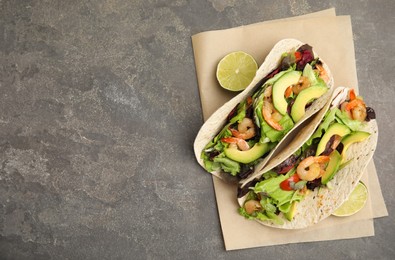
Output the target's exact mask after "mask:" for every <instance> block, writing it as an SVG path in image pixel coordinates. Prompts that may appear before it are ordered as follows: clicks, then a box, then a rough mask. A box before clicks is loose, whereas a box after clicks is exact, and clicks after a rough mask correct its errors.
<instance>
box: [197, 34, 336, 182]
mask: <svg viewBox="0 0 395 260" xmlns="http://www.w3.org/2000/svg"><path fill="white" fill-rule="evenodd" d="M303 44H304V43H303V42H301V41H299V40H296V39H284V40H281V41H279V42H278V43H277V44H276V45H275V46H274V47H273V49H272V50H271V51H270V53H269V54H268V55H267V57H266V59H265V61H264V62H263V63H262V65H261V66H260V67H259V69H258V71H257V73H256V75H255V77H254V79H253V80H252V82H251V83H250V84H249V86H248V87H247V88H246V89H245V90H244V91H242V92H241V93H240V94H238V95H237V96H235V97H234V98H232V99H231V100H229V101H228V102H227V103H225V104H224V105H223V106H221V107H220V108H219V109H218V110H217V111H215V112H214V113H213V114H212V115H211V116H210V118H209V119H208V120H207V121H206V122H205V123H204V124H203V125H202V127H201V128H200V130H199V132H198V134H197V136H196V139H195V141H194V152H195V156H196V159H197V161H198V163H199V164H200V165H201V166H202V167H203V168H205V167H204V161H203V159H202V158H201V153H202V151H203V149H204V147H205V146H206V145H207V144H208V143H209V142H210V141H211V140H212V139H213V138H214V137H215V136H216V135H217V134H218V132H219V131H220V130H221V129H222V128H223V126H224V125H225V123H226V121H227V116H228V115H229V113H230V112H231V111H232V110H233V109H234V108H235V107H236V106H237V105H238V104H239V103H240V102H242V101H243V100H245V99H246V98H247V97H248V96H251V95H252V94H253V93H254V92H255V91H256V90H257V89H258V88H259V87H261V86H262V80H263V79H264V78H265V77H266V76H267V75H269V73H271V72H272V71H273V70H275V69H276V68H277V67H278V66H279V62H280V60H281V55H282V54H283V53H285V52H288V51H290V50H292V49H295V50H296V49H298V48H299V47H300V46H302V45H303ZM314 56H315V57H319V55H317V53H315V52H314ZM320 61H321V62H322V65H323V68H324V69H325V71H326V72H327V75H328V78H329V80H328V82H327V86H328V91H327V92H326V93H325V94H324V95H322V96H321V97H320V98H318V99H317V100H315V101H314V102H313V103H312V105H311V106H309V107H308V108H307V109H306V113H305V115H304V116H303V117H302V118H301V119H300V120H299V121H298V122H297V123H295V125H294V127H293V128H292V130H291V131H289V132H288V133H287V134H286V135H285V136H284V137H283V138H282V140H281V141H280V142H279V143H278V144H277V145H276V147H274V148H273V149H272V150H271V151H270V152H269V153H268V154H267V155H266V156H265V157H264V158H261V161H260V162H259V163H258V164H257V165H256V166H255V170H254V172H258V171H259V170H261V169H262V168H263V167H264V166H265V164H266V163H267V162H268V161H269V159H270V158H271V157H272V156H273V154H274V153H275V152H276V148H277V147H279V146H281V144H282V143H283V142H285V141H286V139H287V137H288V136H290V135H292V132H293V131H294V130H295V129H296V128H297V127H298V126H300V125H301V124H303V123H304V122H305V121H306V120H307V119H309V118H310V117H312V116H313V115H314V114H316V113H317V112H318V111H319V110H320V109H321V108H322V107H323V106H324V105H325V104H326V103H327V101H328V100H329V98H330V97H331V94H332V90H333V88H334V79H333V76H332V73H331V72H330V70H329V68H328V66H327V65H326V63H325V62H324V61H323V60H322V59H321V58H320ZM211 173H212V174H213V175H215V176H217V177H219V178H221V179H223V180H226V181H230V182H238V181H239V180H238V179H237V178H236V177H233V176H231V175H230V174H229V173H226V172H223V171H220V170H218V171H214V172H211Z"/></svg>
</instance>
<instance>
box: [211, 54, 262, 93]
mask: <svg viewBox="0 0 395 260" xmlns="http://www.w3.org/2000/svg"><path fill="white" fill-rule="evenodd" d="M257 70H258V65H257V63H256V61H255V60H254V58H253V57H252V56H251V55H249V54H247V53H245V52H242V51H236V52H232V53H229V54H228V55H226V56H225V57H224V58H222V59H221V61H220V62H219V63H218V65H217V73H216V76H217V80H218V82H219V84H220V86H221V87H223V88H224V89H227V90H230V91H241V90H244V89H245V88H246V87H247V86H248V85H249V84H250V83H251V81H252V80H253V78H254V77H255V74H256V71H257Z"/></svg>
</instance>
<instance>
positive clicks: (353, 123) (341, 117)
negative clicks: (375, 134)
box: [336, 109, 363, 131]
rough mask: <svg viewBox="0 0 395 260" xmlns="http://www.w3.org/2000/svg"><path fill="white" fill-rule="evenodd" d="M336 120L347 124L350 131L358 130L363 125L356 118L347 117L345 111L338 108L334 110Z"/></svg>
mask: <svg viewBox="0 0 395 260" xmlns="http://www.w3.org/2000/svg"><path fill="white" fill-rule="evenodd" d="M336 121H337V122H339V123H342V124H344V125H346V126H348V128H350V129H351V130H352V131H358V130H359V129H361V128H362V126H363V123H362V122H360V121H358V120H352V119H351V118H349V117H348V115H347V113H346V112H345V111H341V110H339V109H338V110H337V111H336Z"/></svg>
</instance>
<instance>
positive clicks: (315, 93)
mask: <svg viewBox="0 0 395 260" xmlns="http://www.w3.org/2000/svg"><path fill="white" fill-rule="evenodd" d="M327 91H328V88H327V87H326V86H323V85H314V86H311V87H309V88H306V89H304V90H302V91H301V92H300V93H299V95H298V96H297V97H296V99H295V103H294V104H293V105H292V109H291V117H292V119H293V121H294V122H295V123H296V122H298V121H299V120H300V119H301V118H302V117H303V116H304V114H305V113H306V109H305V108H306V105H307V103H309V102H310V101H311V100H313V99H317V98H319V97H321V96H322V95H324V93H325V92H327ZM273 101H274V99H273Z"/></svg>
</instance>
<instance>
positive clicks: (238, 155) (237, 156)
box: [224, 143, 272, 164]
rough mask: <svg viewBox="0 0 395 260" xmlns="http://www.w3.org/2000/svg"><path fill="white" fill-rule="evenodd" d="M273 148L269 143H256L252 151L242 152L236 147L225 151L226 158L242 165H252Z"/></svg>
mask: <svg viewBox="0 0 395 260" xmlns="http://www.w3.org/2000/svg"><path fill="white" fill-rule="evenodd" d="M271 148H272V145H270V144H269V143H263V144H262V143H256V144H255V145H254V146H253V147H252V148H251V149H249V150H247V151H240V150H238V149H237V148H236V147H228V148H225V149H224V153H225V155H226V157H228V158H229V159H232V160H234V161H236V162H240V163H245V164H246V163H251V162H253V161H255V160H257V159H259V158H260V157H262V156H263V155H264V154H265V153H267V152H268V151H269V150H270V149H271Z"/></svg>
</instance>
